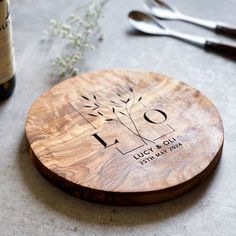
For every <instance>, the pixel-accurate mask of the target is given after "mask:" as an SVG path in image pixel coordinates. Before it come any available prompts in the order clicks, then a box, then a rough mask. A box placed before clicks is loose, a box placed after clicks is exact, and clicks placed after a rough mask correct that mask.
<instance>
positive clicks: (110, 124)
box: [25, 70, 223, 205]
mask: <svg viewBox="0 0 236 236" xmlns="http://www.w3.org/2000/svg"><path fill="white" fill-rule="evenodd" d="M25 130H26V136H27V139H28V142H29V150H30V156H31V157H32V159H33V161H34V163H35V165H36V166H37V168H38V170H39V171H40V172H41V174H42V175H43V176H44V177H45V178H46V179H47V180H48V181H50V182H51V183H53V184H54V185H56V186H57V187H59V188H60V189H62V190H64V191H66V192H68V193H70V194H72V195H74V196H76V197H79V198H82V199H86V200H89V201H93V202H98V203H104V204H111V205H141V204H151V203H157V202H161V201H165V200H169V199H172V198H175V197H177V196H179V195H181V194H183V193H185V192H187V191H189V190H190V189H191V188H193V187H195V186H196V185H198V184H199V183H201V182H202V181H203V180H204V179H205V178H206V177H207V176H208V175H209V174H210V173H211V172H212V171H213V170H214V168H215V167H216V165H217V163H218V161H219V159H220V156H221V152H222V147H223V125H222V121H221V118H220V116H219V113H218V111H217V109H216V108H215V107H214V105H213V104H212V103H211V101H209V100H208V99H207V98H206V97H205V96H204V95H203V94H201V93H200V92H199V91H198V90H196V89H194V88H191V87H190V86H188V85H186V84H184V83H182V82H180V81H177V80H174V79H170V78H168V77H165V76H162V75H159V74H156V73H152V72H140V71H122V70H111V71H101V72H92V73H88V74H82V75H80V76H78V77H74V78H71V79H69V80H66V81H64V82H62V83H59V84H58V85H56V86H54V87H53V88H52V89H50V90H49V91H47V92H45V93H44V94H43V95H42V96H41V97H39V99H38V100H37V101H36V102H35V103H34V104H33V105H32V107H31V109H30V111H29V115H28V118H27V121H26V127H25Z"/></svg>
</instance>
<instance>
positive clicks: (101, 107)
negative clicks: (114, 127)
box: [81, 88, 154, 145]
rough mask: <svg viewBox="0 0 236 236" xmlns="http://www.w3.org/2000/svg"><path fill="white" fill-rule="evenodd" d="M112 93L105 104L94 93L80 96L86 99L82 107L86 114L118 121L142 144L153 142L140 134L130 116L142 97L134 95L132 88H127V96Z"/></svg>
mask: <svg viewBox="0 0 236 236" xmlns="http://www.w3.org/2000/svg"><path fill="white" fill-rule="evenodd" d="M114 95H115V96H114V97H113V99H112V100H110V101H109V102H108V103H107V104H105V103H103V102H101V101H100V100H99V97H98V96H96V95H91V96H90V97H86V96H81V97H82V98H83V99H84V100H86V101H87V104H86V105H85V106H84V107H85V108H86V109H88V113H87V114H88V115H89V116H92V117H101V118H103V119H104V120H105V121H106V122H118V123H119V124H121V125H123V126H124V127H125V128H126V129H127V130H129V131H130V132H131V133H132V134H134V135H135V136H137V137H139V138H140V139H141V140H142V142H143V143H144V144H146V145H147V142H151V143H154V142H153V141H152V140H149V139H147V138H145V137H143V136H142V135H141V134H140V131H139V130H138V127H137V125H136V123H135V121H134V119H133V117H132V112H133V108H134V107H135V106H136V105H138V104H139V103H140V102H141V101H142V99H143V97H142V96H139V97H136V96H135V93H134V91H133V89H132V88H129V90H128V97H126V98H125V97H124V96H122V95H121V94H120V93H116V94H114ZM103 111H106V112H103ZM124 117H125V118H126V119H128V120H129V121H130V124H131V125H130V124H127V122H125V121H124V120H122V119H123V118H124Z"/></svg>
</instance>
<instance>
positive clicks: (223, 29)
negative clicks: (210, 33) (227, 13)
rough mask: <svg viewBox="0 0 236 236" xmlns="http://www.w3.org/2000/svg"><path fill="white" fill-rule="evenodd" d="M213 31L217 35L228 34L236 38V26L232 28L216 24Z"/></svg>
mask: <svg viewBox="0 0 236 236" xmlns="http://www.w3.org/2000/svg"><path fill="white" fill-rule="evenodd" d="M215 31H216V32H217V33H222V34H229V35H235V36H236V26H232V25H229V24H225V23H217V25H216V28H215Z"/></svg>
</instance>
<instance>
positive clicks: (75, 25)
mask: <svg viewBox="0 0 236 236" xmlns="http://www.w3.org/2000/svg"><path fill="white" fill-rule="evenodd" d="M107 1H108V0H96V1H93V3H91V4H90V5H89V6H87V8H86V10H85V9H84V8H83V9H81V10H79V11H77V12H75V13H74V14H72V15H71V16H69V17H68V18H67V19H66V20H65V22H63V23H60V22H58V21H56V20H55V19H52V20H51V21H50V27H49V29H50V32H51V34H52V35H53V36H54V37H55V39H58V40H59V39H62V40H63V42H64V48H63V51H62V55H61V56H59V57H57V58H56V59H54V60H53V62H52V66H53V68H54V70H55V72H56V74H57V75H59V76H62V77H70V76H74V75H76V74H78V73H79V69H78V68H77V67H78V65H79V63H82V62H83V61H84V58H85V52H86V51H87V50H95V48H96V47H95V45H94V41H95V39H97V40H98V41H99V40H102V39H103V37H104V36H103V34H101V27H100V25H99V20H100V18H102V12H103V7H104V5H105V3H106V2H107Z"/></svg>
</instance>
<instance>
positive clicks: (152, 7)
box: [145, 0, 236, 35]
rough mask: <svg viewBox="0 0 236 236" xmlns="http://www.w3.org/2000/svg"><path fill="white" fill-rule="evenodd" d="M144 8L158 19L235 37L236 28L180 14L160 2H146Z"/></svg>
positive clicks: (150, 0) (172, 7)
mask: <svg viewBox="0 0 236 236" xmlns="http://www.w3.org/2000/svg"><path fill="white" fill-rule="evenodd" d="M145 6H146V8H147V9H148V11H149V12H150V13H151V14H153V15H154V16H156V17H157V18H159V19H165V20H180V21H185V22H189V23H192V24H195V25H199V26H202V27H204V28H207V29H210V30H213V31H215V32H217V33H222V34H230V35H236V27H235V26H232V25H229V24H227V23H223V22H214V21H209V20H203V19H199V18H195V17H192V16H188V15H185V14H183V13H181V12H180V11H179V10H178V9H176V8H175V7H174V6H170V5H169V4H167V3H165V2H164V1H161V0H146V1H145Z"/></svg>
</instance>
